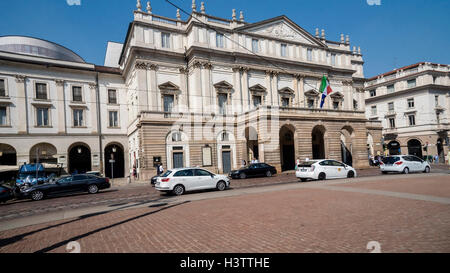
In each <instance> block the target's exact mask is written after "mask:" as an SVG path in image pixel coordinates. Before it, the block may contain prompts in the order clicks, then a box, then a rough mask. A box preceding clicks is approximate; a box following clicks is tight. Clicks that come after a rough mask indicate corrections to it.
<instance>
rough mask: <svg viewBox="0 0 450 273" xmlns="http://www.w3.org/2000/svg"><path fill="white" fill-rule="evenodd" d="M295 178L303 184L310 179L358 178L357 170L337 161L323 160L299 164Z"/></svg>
mask: <svg viewBox="0 0 450 273" xmlns="http://www.w3.org/2000/svg"><path fill="white" fill-rule="evenodd" d="M295 176H296V177H297V178H300V180H301V181H303V182H305V181H306V180H308V179H312V180H325V179H334V178H353V177H356V170H355V169H353V168H352V167H351V166H349V165H346V164H344V163H342V162H339V161H336V160H332V159H321V160H311V161H306V162H303V163H300V164H298V165H297V171H296V172H295Z"/></svg>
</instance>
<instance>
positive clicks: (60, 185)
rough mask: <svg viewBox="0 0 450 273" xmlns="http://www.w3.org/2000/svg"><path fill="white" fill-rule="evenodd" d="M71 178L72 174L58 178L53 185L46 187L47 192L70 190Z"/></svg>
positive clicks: (55, 192)
mask: <svg viewBox="0 0 450 273" xmlns="http://www.w3.org/2000/svg"><path fill="white" fill-rule="evenodd" d="M72 180H73V177H72V176H67V177H64V178H61V179H59V180H58V181H57V182H56V183H55V185H54V186H53V187H51V188H49V189H48V193H50V194H59V193H65V192H68V191H70V188H71V187H72Z"/></svg>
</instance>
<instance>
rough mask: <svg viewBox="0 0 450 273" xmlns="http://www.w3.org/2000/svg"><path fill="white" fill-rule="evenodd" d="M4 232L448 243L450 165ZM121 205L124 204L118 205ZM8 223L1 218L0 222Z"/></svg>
mask: <svg viewBox="0 0 450 273" xmlns="http://www.w3.org/2000/svg"><path fill="white" fill-rule="evenodd" d="M115 206H116V207H117V210H113V211H106V210H105V211H103V212H101V211H99V212H97V213H92V214H90V215H89V214H88V215H84V216H81V217H76V218H73V219H63V220H59V221H53V222H49V223H44V224H38V225H31V226H25V227H20V228H15V229H10V230H4V231H2V232H0V252H36V251H44V252H66V246H67V243H68V242H70V241H77V242H79V244H80V247H81V252H261V253H266V252H369V250H367V243H368V242H369V241H378V242H379V243H380V244H381V251H382V252H449V251H450V179H449V176H448V174H442V173H434V174H428V175H425V174H411V175H407V176H405V175H388V176H378V177H364V178H357V179H353V180H347V179H345V180H333V181H327V182H307V183H288V184H279V185H271V186H265V187H253V188H248V187H247V188H241V189H232V190H228V191H225V192H201V193H192V194H187V195H185V196H181V197H164V199H160V200H156V199H154V200H153V201H151V200H150V201H146V202H134V203H133V202H129V203H124V204H117V205H110V206H109V209H110V210H111V209H114V207H115ZM121 206H122V207H121ZM2 209H5V208H2ZM3 223H5V222H0V225H2V224H3Z"/></svg>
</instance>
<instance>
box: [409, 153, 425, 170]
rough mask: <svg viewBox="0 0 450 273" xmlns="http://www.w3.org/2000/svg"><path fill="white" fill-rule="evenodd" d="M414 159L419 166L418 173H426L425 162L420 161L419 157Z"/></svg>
mask: <svg viewBox="0 0 450 273" xmlns="http://www.w3.org/2000/svg"><path fill="white" fill-rule="evenodd" d="M412 158H413V160H414V161H415V162H416V164H417V171H418V172H423V171H425V167H426V164H425V161H424V160H422V159H420V158H418V157H417V156H412Z"/></svg>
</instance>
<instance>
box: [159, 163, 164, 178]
mask: <svg viewBox="0 0 450 273" xmlns="http://www.w3.org/2000/svg"><path fill="white" fill-rule="evenodd" d="M158 170H159V175H162V174H163V173H164V167H163V165H162V164H161V163H159V167H158Z"/></svg>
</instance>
